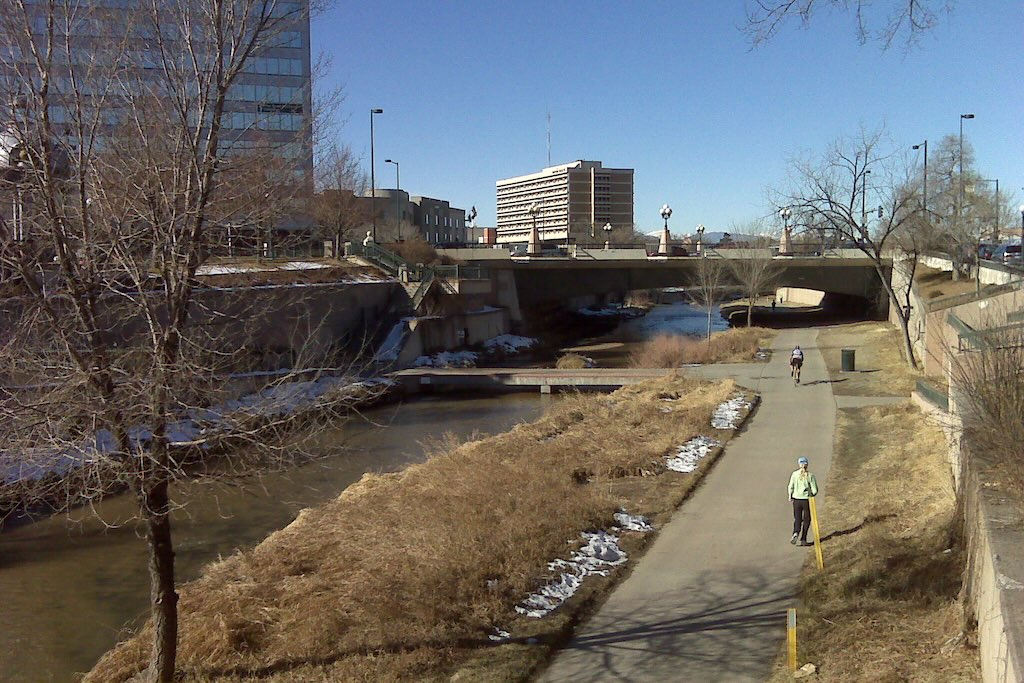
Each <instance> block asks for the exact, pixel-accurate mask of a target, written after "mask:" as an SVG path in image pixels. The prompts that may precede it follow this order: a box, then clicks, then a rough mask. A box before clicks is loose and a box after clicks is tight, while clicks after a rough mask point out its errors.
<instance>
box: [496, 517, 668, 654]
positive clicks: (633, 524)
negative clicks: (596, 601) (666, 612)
mask: <svg viewBox="0 0 1024 683" xmlns="http://www.w3.org/2000/svg"><path fill="white" fill-rule="evenodd" d="M615 521H616V522H617V523H618V524H619V527H613V529H614V530H616V531H618V530H619V528H620V527H621V528H623V529H626V530H629V531H638V532H641V533H642V532H645V531H650V530H651V529H652V528H653V527H651V525H650V524H649V523H648V522H647V520H646V519H645V518H643V517H633V516H631V515H628V514H626V513H624V512H618V513H616V514H615ZM580 537H581V538H582V539H583V545H582V547H580V549H579V550H577V551H575V552H573V553H572V555H571V556H570V557H569V559H568V560H563V559H557V560H553V561H551V562H549V563H548V570H549V571H551V572H555V573H556V575H555V577H554V578H553V579H552V580H551V581H550V582H548V583H547V584H546V585H545V586H543V587H542V588H541V589H540V590H538V591H537V592H536V593H533V594H531V595H530V596H529V597H527V598H526V599H525V600H524V601H523V602H522V604H519V605H516V612H518V613H519V614H522V615H524V616H528V617H534V618H537V619H539V618H541V617H544V616H546V615H548V614H550V613H551V611H552V610H554V609H556V608H557V607H558V606H559V605H561V604H562V603H563V602H565V601H566V600H568V599H569V598H571V597H572V596H573V595H574V594H575V593H576V591H578V590H579V589H580V586H582V585H583V580H584V579H585V578H586V577H588V576H608V572H609V571H610V570H611V568H612V567H617V566H619V565H621V564H625V562H626V560H627V559H628V558H627V556H626V553H624V552H623V551H622V549H621V548H620V547H619V537H618V536H616V535H615V534H612V533H610V532H609V531H604V530H601V531H596V532H593V533H591V532H584V533H581V534H580ZM495 640H497V638H495Z"/></svg>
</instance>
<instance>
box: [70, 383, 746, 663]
mask: <svg viewBox="0 0 1024 683" xmlns="http://www.w3.org/2000/svg"><path fill="white" fill-rule="evenodd" d="M734 392H735V387H734V386H733V385H732V384H730V383H723V384H711V383H702V382H697V381H694V380H686V379H682V378H666V379H664V380H659V381H657V382H652V383H647V384H645V385H643V386H636V387H627V388H624V389H621V390H619V391H617V392H615V393H613V394H611V395H578V396H567V397H565V398H563V399H562V400H560V401H559V402H558V403H557V404H556V406H555V407H554V408H553V409H552V410H551V411H549V413H548V414H546V415H545V417H544V418H542V419H541V420H539V421H537V422H535V423H532V424H528V425H521V426H519V427H517V428H515V429H513V430H512V431H511V432H508V433H505V434H502V435H498V436H495V437H492V438H489V439H486V440H484V441H479V442H473V443H468V444H461V445H458V444H454V443H440V444H437V445H436V447H435V448H434V449H433V450H434V455H433V457H432V458H431V459H430V460H429V461H428V462H426V463H424V464H421V465H415V466H412V467H410V468H409V469H407V470H405V471H404V472H402V473H399V474H392V475H385V476H369V475H368V476H366V477H364V478H363V480H361V481H360V482H359V483H358V484H356V485H354V486H352V487H350V488H349V489H348V490H346V491H345V492H344V493H343V494H342V495H341V496H340V497H339V498H338V499H337V500H336V501H334V502H332V503H330V504H327V505H324V506H321V507H318V508H315V509H311V510H307V511H305V512H303V513H302V514H301V515H300V517H299V518H298V519H297V520H296V521H295V522H294V523H293V524H292V525H290V526H289V527H287V528H286V529H284V530H282V531H279V532H277V533H275V534H273V535H272V536H270V537H269V538H268V539H267V540H266V541H264V542H263V543H261V544H260V545H259V546H257V547H256V548H255V549H253V550H251V551H248V552H244V553H240V554H238V555H236V556H233V557H231V558H228V559H226V560H224V561H222V562H219V563H216V564H214V565H211V566H210V567H209V568H208V569H207V570H206V572H205V573H204V575H203V576H202V578H200V579H199V580H197V581H195V582H193V583H191V584H189V585H188V586H186V587H184V588H183V590H182V598H181V602H180V607H181V614H182V628H181V637H180V650H179V652H180V658H179V668H180V669H181V670H182V671H183V672H184V677H183V680H189V681H206V680H218V681H221V680H261V681H262V680H266V681H292V682H295V681H336V680H374V681H378V680H384V681H387V680H447V679H448V678H449V677H451V676H452V674H453V672H457V671H459V670H460V669H461V670H463V671H464V673H463V674H461V676H462V677H463V678H465V679H472V680H494V681H499V680H522V678H524V677H525V676H527V675H529V673H530V671H532V670H533V669H534V668H535V667H536V666H537V664H538V663H540V662H541V661H543V660H544V659H545V658H546V657H547V656H548V655H549V654H550V651H551V649H552V647H553V646H554V645H556V644H557V643H558V642H560V641H561V640H562V639H563V638H564V637H566V635H567V634H568V629H569V628H570V627H571V626H572V624H573V623H574V622H575V621H576V620H577V619H578V618H579V617H580V616H581V615H582V614H583V613H585V612H586V611H587V610H588V609H590V608H591V607H592V606H594V605H595V604H597V603H598V602H599V601H600V600H601V598H602V596H603V595H604V594H605V593H606V592H607V591H608V590H609V588H610V586H611V585H612V584H613V581H614V580H615V575H614V574H613V577H612V578H609V579H594V580H588V582H587V583H585V584H584V589H583V591H582V592H581V594H578V595H577V597H576V598H574V599H573V600H572V601H570V602H569V603H568V604H567V605H566V606H564V607H563V608H560V609H559V610H557V611H556V612H554V613H553V614H552V615H549V616H548V617H546V618H544V619H541V620H536V619H528V618H525V617H518V616H517V615H516V614H515V612H514V611H513V606H514V605H515V604H516V603H518V602H520V601H521V600H523V598H525V597H526V595H527V594H528V593H530V592H531V591H532V590H533V589H535V588H536V587H538V585H539V584H540V583H542V582H543V581H544V580H545V573H546V570H545V566H546V563H547V562H548V561H549V560H551V559H553V558H555V557H563V556H566V554H567V552H568V549H569V546H567V541H568V540H569V539H574V538H578V535H579V532H580V531H581V530H586V529H594V528H601V527H607V526H609V525H610V524H611V523H612V514H613V513H614V512H615V511H616V510H617V509H618V508H620V507H624V508H625V509H626V510H628V511H629V512H631V513H634V514H635V513H641V514H645V515H648V516H650V517H651V518H652V519H653V521H654V523H655V524H656V525H660V524H661V523H664V522H665V521H667V519H668V517H669V516H670V515H671V513H672V510H674V508H675V507H676V506H677V505H678V504H679V503H680V502H681V501H682V500H683V499H684V498H685V496H686V495H687V494H688V493H689V491H690V490H691V489H692V487H693V486H694V485H695V484H696V482H697V481H698V480H699V478H700V476H701V475H702V473H703V471H704V470H706V469H707V468H708V467H709V466H710V464H711V461H712V459H711V458H708V459H705V461H704V463H703V465H702V467H701V469H700V470H698V472H697V473H695V474H692V475H682V474H676V473H673V472H667V471H665V470H664V466H663V456H664V455H665V454H666V453H668V452H670V451H671V450H672V449H673V448H674V447H676V446H678V445H680V444H682V443H684V442H686V441H687V440H689V439H690V438H692V437H693V436H696V435H698V434H711V433H712V432H713V431H714V430H712V429H710V427H709V426H708V425H709V422H710V417H711V414H712V412H713V410H714V408H715V407H716V406H717V405H718V404H719V403H720V402H721V401H723V400H724V399H726V398H728V397H729V396H730V395H731V394H732V393H734ZM666 399H672V400H666ZM718 436H719V438H721V437H722V436H723V435H721V434H718ZM649 540H650V536H647V537H644V536H640V535H638V534H629V533H626V534H623V535H622V544H623V546H624V548H625V549H626V551H627V552H628V553H630V554H633V553H634V552H635V551H638V550H641V549H642V547H643V546H644V545H645V544H646V543H647V542H649ZM619 573H621V572H619ZM495 627H500V628H504V629H507V630H509V631H510V632H511V633H512V635H513V636H514V637H515V639H516V640H515V642H512V643H509V644H504V645H495V644H494V643H493V642H491V641H490V640H489V639H488V635H489V634H490V633H493V632H494V629H495ZM527 638H534V639H536V642H531V643H528V642H526V639H527ZM148 639H149V633H148V631H145V630H144V631H143V633H141V634H140V635H139V636H137V637H136V638H134V639H132V640H129V641H126V642H125V643H122V644H121V645H120V646H119V647H118V648H116V649H115V650H113V651H112V652H111V653H108V655H107V656H106V657H105V658H104V659H103V660H102V661H101V662H100V663H99V664H98V665H97V667H96V668H95V669H94V671H93V672H92V674H91V675H90V677H89V678H87V680H93V681H123V680H126V679H127V678H128V677H129V676H131V675H132V674H133V673H134V672H136V671H138V670H139V669H140V668H141V667H142V666H143V664H144V661H145V654H146V648H147V646H148Z"/></svg>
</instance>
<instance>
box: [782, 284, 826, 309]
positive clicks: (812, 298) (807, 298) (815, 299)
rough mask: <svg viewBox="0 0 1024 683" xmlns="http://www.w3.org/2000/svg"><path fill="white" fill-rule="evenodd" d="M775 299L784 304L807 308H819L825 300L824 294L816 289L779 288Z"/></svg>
mask: <svg viewBox="0 0 1024 683" xmlns="http://www.w3.org/2000/svg"><path fill="white" fill-rule="evenodd" d="M775 297H776V298H777V299H778V300H779V301H782V302H784V303H794V304H804V305H806V306H817V305H819V304H820V303H821V300H822V299H824V298H825V293H824V292H819V291H818V290H816V289H800V288H799V287H779V288H778V289H777V290H775Z"/></svg>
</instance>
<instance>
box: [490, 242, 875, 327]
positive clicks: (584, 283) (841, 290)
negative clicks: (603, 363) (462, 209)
mask: <svg viewBox="0 0 1024 683" xmlns="http://www.w3.org/2000/svg"><path fill="white" fill-rule="evenodd" d="M744 252H746V254H749V253H750V250H736V253H735V254H728V252H727V251H726V250H722V251H719V252H718V254H719V255H716V256H713V257H708V258H718V259H721V260H723V261H734V260H738V259H740V258H742V254H743V253H744ZM765 253H766V254H768V252H767V250H766V252H765ZM857 254H860V252H852V253H850V252H849V251H847V252H846V253H843V254H841V255H838V256H831V255H829V256H815V257H786V256H783V257H775V258H774V259H773V263H774V264H775V265H776V266H778V268H779V273H778V276H777V277H775V278H774V280H773V286H774V287H795V288H801V289H813V290H817V291H821V292H824V293H825V299H824V301H823V305H824V306H827V307H833V308H834V309H835V310H837V311H843V310H848V311H849V312H855V311H863V312H864V314H865V315H867V316H869V317H877V318H883V317H885V316H886V315H887V313H888V305H889V302H888V298H887V297H886V294H885V290H884V289H883V287H882V284H881V282H880V280H879V278H878V274H877V272H876V270H875V266H874V263H873V262H872V261H871V259H869V258H867V257H865V256H863V255H860V256H859V257H858V256H857ZM762 258H763V257H762ZM699 265H700V259H699V257H693V256H686V257H648V258H614V257H611V255H609V257H608V258H593V259H589V260H581V259H574V258H564V257H562V258H559V257H536V258H516V259H509V260H501V261H489V262H488V264H487V267H488V268H490V269H491V270H493V271H502V270H504V271H507V272H509V273H511V275H512V276H513V278H514V281H515V288H516V294H517V296H518V303H519V306H520V307H521V308H524V309H525V308H530V307H534V306H543V305H550V304H552V303H558V304H562V305H565V304H567V303H568V302H569V301H571V300H573V299H581V298H585V297H596V298H599V299H603V298H606V297H607V296H608V295H621V294H624V293H626V292H629V291H634V290H643V289H662V288H665V287H687V286H693V285H694V283H695V280H696V273H697V268H698V267H699ZM884 268H885V273H886V277H890V276H891V272H892V264H891V262H888V261H887V262H885V263H884ZM722 277H723V284H724V285H726V286H728V285H735V284H736V282H735V280H734V279H733V277H732V274H731V273H730V272H729V270H728V268H726V269H725V272H724V274H723V276H722Z"/></svg>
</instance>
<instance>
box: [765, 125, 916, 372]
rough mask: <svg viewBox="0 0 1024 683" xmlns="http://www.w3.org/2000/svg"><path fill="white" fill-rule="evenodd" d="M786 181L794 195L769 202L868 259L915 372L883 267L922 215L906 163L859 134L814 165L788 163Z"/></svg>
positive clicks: (904, 320) (873, 136)
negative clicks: (869, 200) (898, 241)
mask: <svg viewBox="0 0 1024 683" xmlns="http://www.w3.org/2000/svg"><path fill="white" fill-rule="evenodd" d="M792 175H793V177H794V180H795V183H796V187H795V189H792V190H790V191H787V192H781V193H777V196H776V198H775V201H776V202H777V203H778V204H779V206H788V207H790V208H791V209H792V210H793V212H794V213H796V214H797V215H798V216H799V217H800V220H801V221H802V222H803V223H805V224H808V225H815V226H818V227H820V228H822V229H824V230H826V231H828V232H830V233H832V234H833V235H834V236H835V237H836V238H837V239H838V240H840V241H844V242H852V243H854V244H856V245H857V248H858V249H860V251H861V252H862V253H863V254H864V255H865V256H867V257H868V258H870V259H871V261H872V263H873V264H874V267H875V272H876V273H877V274H878V279H879V282H880V284H881V285H882V288H883V289H884V291H885V293H886V296H887V298H888V299H889V303H890V305H891V306H892V307H893V309H894V313H895V314H896V317H897V320H898V321H899V323H900V330H901V332H902V336H903V341H904V353H905V355H906V360H907V364H908V365H909V366H910V367H912V368H917V360H916V359H915V357H914V350H913V346H912V344H911V341H910V332H909V327H908V311H907V309H906V308H905V307H904V305H901V301H900V298H899V296H898V295H897V293H896V291H895V290H894V289H893V286H892V282H891V280H890V273H889V270H888V267H887V264H886V260H887V258H888V256H889V254H888V253H887V252H888V250H889V249H890V248H892V247H893V246H895V238H896V237H897V236H898V235H900V234H902V233H903V232H906V231H907V230H909V229H911V228H912V227H913V226H914V225H915V224H916V223H917V222H918V221H919V219H920V215H921V212H922V210H921V206H920V201H919V198H918V197H917V195H916V194H915V193H913V192H908V191H907V190H906V188H907V187H908V177H909V174H908V171H907V164H906V160H905V159H904V158H902V157H901V156H899V155H897V154H895V153H892V152H887V151H885V150H883V148H882V133H881V131H878V132H864V131H862V132H861V134H860V135H859V136H858V137H856V138H848V139H840V140H837V141H836V142H834V143H833V144H832V146H831V147H830V148H829V149H828V151H826V152H825V153H824V154H823V155H822V156H821V157H820V158H819V159H811V160H797V161H794V162H793V163H792ZM869 179H870V183H871V186H870V188H869V187H868V182H869ZM869 190H870V192H871V196H872V206H876V205H877V207H878V208H877V209H875V211H874V212H873V213H875V215H874V216H872V219H873V220H874V224H872V223H871V220H870V219H869V218H868V215H869V214H868V213H867V211H866V209H865V207H866V198H865V196H864V195H865V193H867V192H868V191H869ZM876 212H877V213H876Z"/></svg>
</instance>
